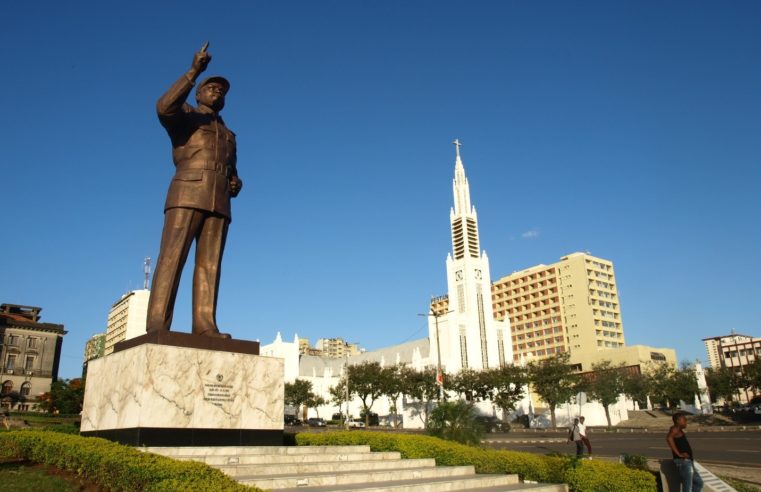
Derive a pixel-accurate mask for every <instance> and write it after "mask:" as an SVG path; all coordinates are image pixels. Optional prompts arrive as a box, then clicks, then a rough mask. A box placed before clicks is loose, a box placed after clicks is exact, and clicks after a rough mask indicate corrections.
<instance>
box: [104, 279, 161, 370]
mask: <svg viewBox="0 0 761 492" xmlns="http://www.w3.org/2000/svg"><path fill="white" fill-rule="evenodd" d="M150 295H151V291H150V290H148V289H141V290H133V291H132V292H128V293H127V294H124V295H123V296H122V297H120V298H119V300H118V301H116V302H115V303H114V305H113V306H111V311H109V312H108V326H107V328H106V341H105V345H104V349H103V353H104V355H108V354H110V353H113V351H114V345H116V344H117V343H118V342H121V341H122V340H129V339H131V338H135V337H137V336H140V335H145V325H146V319H147V317H148V298H149V297H150Z"/></svg>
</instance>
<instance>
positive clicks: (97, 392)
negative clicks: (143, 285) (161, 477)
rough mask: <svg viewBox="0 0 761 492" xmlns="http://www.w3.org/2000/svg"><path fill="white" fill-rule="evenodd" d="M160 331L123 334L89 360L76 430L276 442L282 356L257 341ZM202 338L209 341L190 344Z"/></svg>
mask: <svg viewBox="0 0 761 492" xmlns="http://www.w3.org/2000/svg"><path fill="white" fill-rule="evenodd" d="M159 338H161V339H157V337H156V336H155V335H154V336H153V337H152V338H151V336H150V335H144V336H142V337H138V338H136V339H132V340H128V341H126V342H121V343H119V344H117V346H116V349H115V351H114V353H112V354H110V355H107V356H105V357H102V358H100V359H97V360H93V361H90V363H89V364H88V367H87V382H86V387H85V398H84V405H83V410H82V425H81V429H80V430H81V433H82V435H85V436H97V437H103V438H106V439H110V440H113V441H117V442H121V443H123V444H129V445H133V446H252V445H258V446H262V445H281V444H282V442H283V412H284V402H283V384H284V381H283V379H284V377H283V375H284V367H283V360H282V359H276V358H272V357H262V356H259V355H257V354H258V353H259V345H258V343H256V342H246V341H242V340H220V339H214V340H213V341H209V339H208V337H202V336H198V335H191V334H186V333H171V334H169V333H167V334H163V335H160V336H159ZM140 339H143V340H140ZM178 341H179V342H178ZM205 342H211V343H207V345H211V344H213V346H214V347H213V349H207V348H196V347H197V346H203V344H204V343H205ZM168 343H172V345H168ZM178 345H183V346H178ZM228 349H229V350H231V351H227V350H228ZM232 350H235V351H232ZM246 351H247V352H249V353H241V352H246ZM252 352H253V353H252Z"/></svg>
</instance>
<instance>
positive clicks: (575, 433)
mask: <svg viewBox="0 0 761 492" xmlns="http://www.w3.org/2000/svg"><path fill="white" fill-rule="evenodd" d="M571 441H573V443H574V444H576V457H577V458H578V457H580V456H582V455H583V454H584V441H582V440H581V429H580V428H579V419H578V418H575V419H573V427H571V429H570V430H569V431H568V442H571Z"/></svg>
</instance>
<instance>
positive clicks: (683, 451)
mask: <svg viewBox="0 0 761 492" xmlns="http://www.w3.org/2000/svg"><path fill="white" fill-rule="evenodd" d="M671 418H672V420H673V421H674V425H673V426H672V427H671V429H669V433H668V434H667V435H666V442H667V443H668V445H669V448H671V455H672V457H673V458H674V464H676V468H677V470H679V476H680V477H681V479H682V491H683V492H700V491H701V490H703V479H702V478H700V474H698V472H697V471H695V465H694V462H693V456H692V447H691V446H690V442H689V441H688V440H687V435H686V434H685V433H684V429H685V428H686V427H687V417H685V415H684V414H683V413H681V412H677V413H675V414H674V415H672V416H671Z"/></svg>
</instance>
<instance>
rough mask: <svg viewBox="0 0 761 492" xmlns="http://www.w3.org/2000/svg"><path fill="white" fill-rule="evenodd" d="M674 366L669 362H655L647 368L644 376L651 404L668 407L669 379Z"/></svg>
mask: <svg viewBox="0 0 761 492" xmlns="http://www.w3.org/2000/svg"><path fill="white" fill-rule="evenodd" d="M673 372H674V368H673V367H672V366H671V365H669V364H655V365H651V366H649V367H648V368H647V370H646V373H645V377H646V378H647V387H648V389H649V395H650V400H651V401H652V403H653V404H656V403H658V404H660V405H663V406H666V407H670V406H671V405H670V404H669V393H670V392H669V389H668V386H669V380H670V379H671V374H672V373H673Z"/></svg>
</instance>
